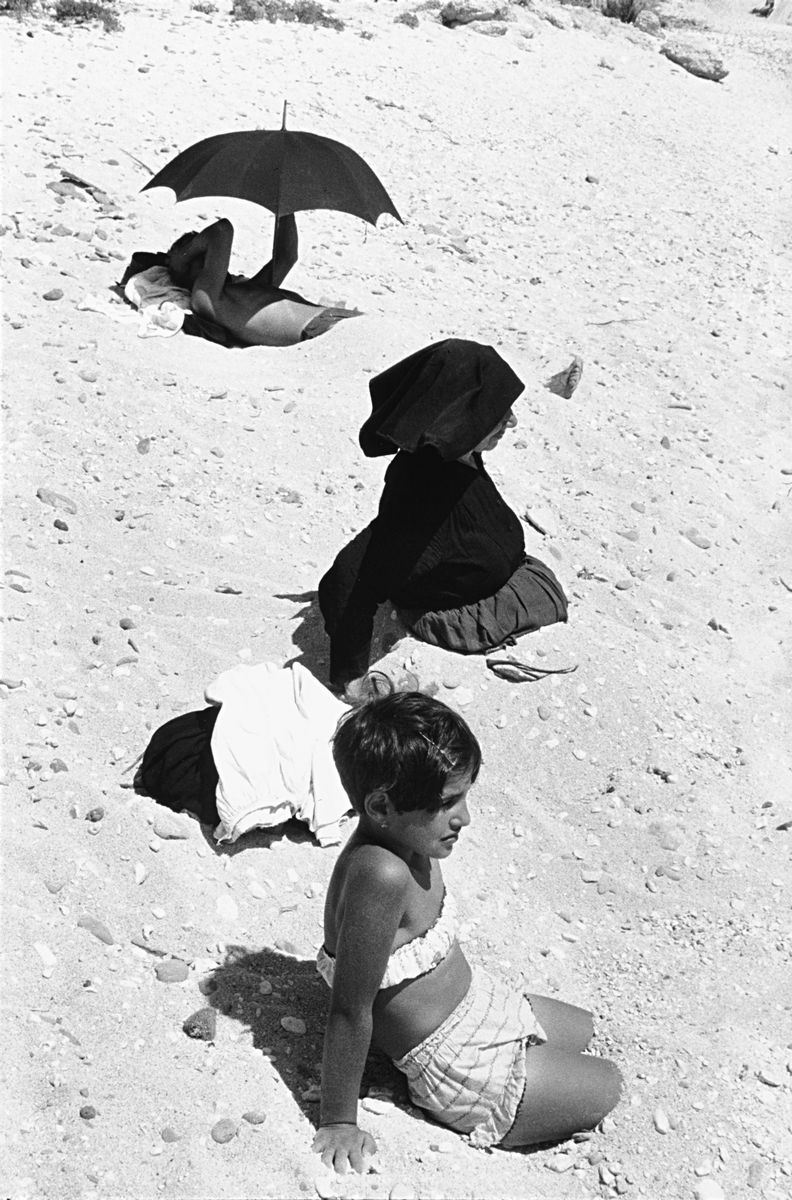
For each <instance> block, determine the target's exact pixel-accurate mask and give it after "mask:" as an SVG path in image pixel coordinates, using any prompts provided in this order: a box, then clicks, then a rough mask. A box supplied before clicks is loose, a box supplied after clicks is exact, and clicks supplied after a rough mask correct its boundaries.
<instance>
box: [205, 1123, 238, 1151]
mask: <svg viewBox="0 0 792 1200" xmlns="http://www.w3.org/2000/svg"><path fill="white" fill-rule="evenodd" d="M238 1130H239V1125H238V1124H237V1123H236V1121H232V1119H231V1118H230V1117H223V1118H222V1120H220V1121H216V1122H215V1124H214V1125H213V1126H212V1141H215V1142H219V1143H220V1145H221V1146H222V1145H224V1144H225V1143H226V1142H230V1141H231V1140H232V1138H235V1137H236V1135H237V1131H238Z"/></svg>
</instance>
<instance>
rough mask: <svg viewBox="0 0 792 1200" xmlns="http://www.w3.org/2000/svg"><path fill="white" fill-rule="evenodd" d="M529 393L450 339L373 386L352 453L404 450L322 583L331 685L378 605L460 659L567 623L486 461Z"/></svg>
mask: <svg viewBox="0 0 792 1200" xmlns="http://www.w3.org/2000/svg"><path fill="white" fill-rule="evenodd" d="M523 387H524V385H523V384H522V382H521V381H520V380H519V379H518V378H517V376H516V375H515V373H514V372H513V371H512V369H511V367H509V366H508V364H507V363H505V362H504V360H503V359H502V358H501V357H500V355H499V354H498V353H497V352H496V351H495V350H493V349H492V347H491V346H481V345H479V344H478V343H477V342H470V341H462V340H459V339H456V338H452V339H449V340H448V341H444V342H438V343H437V344H435V345H432V346H427V347H425V348H424V349H423V350H419V351H418V352H417V354H413V355H411V356H410V357H409V358H406V359H404V360H403V361H402V362H399V363H397V364H396V365H395V366H393V367H390V368H389V369H388V370H387V371H384V372H383V373H382V374H381V375H378V376H377V377H376V378H375V379H372V380H371V382H370V384H369V390H370V392H371V398H372V403H373V412H372V414H371V416H370V417H369V419H368V420H367V421H366V423H365V424H364V426H363V428H362V429H361V431H360V445H361V447H362V449H363V452H364V453H365V454H366V455H367V456H369V457H373V456H376V455H381V454H394V453H395V452H396V450H397V449H398V453H397V454H396V457H395V459H394V461H393V462H392V463H391V465H390V466H389V467H388V470H387V471H386V473H385V487H384V489H383V492H382V497H381V499H380V505H379V513H378V515H377V517H376V518H375V519H374V520H373V521H372V522H371V524H370V525H368V526H367V527H366V528H365V529H364V530H362V532H361V533H359V534H358V535H357V537H355V538H354V539H353V540H352V541H351V542H350V543H349V544H348V545H347V546H345V547H344V549H343V550H342V551H341V552H340V553H339V555H338V556H337V558H336V560H335V562H334V563H333V565H332V567H331V568H330V570H329V571H328V572H327V574H326V575H325V576H324V578H323V579H322V580H321V582H320V584H319V605H320V608H321V610H322V616H323V617H324V622H325V628H326V630H327V633H328V634H329V637H330V682H331V685H332V686H333V687H334V688H336V689H338V690H342V689H343V688H344V687H345V685H347V684H348V683H349V682H350V681H351V680H354V679H356V678H358V677H360V676H362V675H363V674H365V672H366V670H367V667H368V662H369V652H370V647H371V637H372V630H373V620H374V614H375V612H376V610H377V607H378V605H379V604H380V603H382V602H383V601H385V600H386V599H389V600H390V601H392V603H393V604H395V605H396V606H397V607H398V609H399V610H400V616H401V618H402V620H403V621H404V623H405V625H406V626H407V628H408V629H409V630H410V631H411V633H412V634H413V635H414V636H415V637H417V638H419V639H421V640H423V641H427V642H431V643H433V644H435V645H438V646H443V647H445V648H446V649H448V650H454V651H457V652H459V653H462V654H470V653H480V652H482V651H487V650H491V649H493V648H494V647H496V646H498V645H501V644H502V643H504V642H505V641H507V640H509V639H511V638H513V637H515V636H517V635H519V634H522V633H528V632H530V631H531V630H535V629H538V628H540V627H541V626H543V625H550V624H552V623H553V622H555V621H565V620H566V616H567V606H566V598H565V596H564V593H563V591H562V589H561V586H560V584H559V582H558V580H557V579H556V578H555V576H554V575H553V573H552V571H550V570H549V568H548V567H546V566H545V565H544V564H543V563H541V562H539V560H538V559H535V558H529V557H528V556H526V554H525V540H524V537H523V531H522V526H521V525H520V522H519V520H518V518H517V516H516V515H515V513H514V512H512V510H511V509H510V508H509V506H508V505H507V504H506V502H505V501H504V500H503V498H502V497H501V495H500V493H499V492H498V489H497V488H496V486H495V484H494V483H493V481H492V479H491V478H490V476H489V475H488V474H487V471H486V470H485V468H484V464H483V461H482V458H481V456H482V454H483V453H486V452H487V451H489V450H493V449H494V448H495V446H496V445H497V444H498V442H499V440H500V439H501V437H502V436H503V434H504V433H505V431H506V429H507V428H509V427H510V426H513V425H515V424H516V420H515V417H514V414H513V413H512V407H511V406H512V404H513V403H514V401H515V400H516V399H517V397H518V396H519V395H520V393H521V392H522V391H523Z"/></svg>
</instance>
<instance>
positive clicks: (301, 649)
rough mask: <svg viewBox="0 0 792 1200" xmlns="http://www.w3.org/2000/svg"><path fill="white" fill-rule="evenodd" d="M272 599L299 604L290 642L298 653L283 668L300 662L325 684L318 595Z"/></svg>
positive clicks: (324, 638) (324, 649) (284, 594)
mask: <svg viewBox="0 0 792 1200" xmlns="http://www.w3.org/2000/svg"><path fill="white" fill-rule="evenodd" d="M275 598H276V599H277V600H290V601H291V602H292V604H301V605H302V608H300V609H298V610H297V612H296V613H295V614H294V619H295V620H296V621H297V625H296V626H295V628H294V629H293V630H292V642H293V643H294V645H295V646H296V647H297V653H296V654H294V655H292V657H291V658H289V659H287V660H286V662H285V663H284V666H291V664H292V663H295V662H299V663H301V664H302V665H303V666H304V667H307V669H308V670H309V671H310V672H311V674H312V675H313V676H314V677H315V678H316V679H319V680H321V681H322V682H324V683H326V682H327V680H328V675H329V657H330V656H329V652H328V651H329V642H328V640H327V634H326V633H325V627H324V620H323V619H322V613H321V611H320V609H319V593H318V592H277V593H276V594H275Z"/></svg>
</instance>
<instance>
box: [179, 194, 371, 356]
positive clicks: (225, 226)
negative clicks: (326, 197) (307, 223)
mask: <svg viewBox="0 0 792 1200" xmlns="http://www.w3.org/2000/svg"><path fill="white" fill-rule="evenodd" d="M233 241H234V227H233V225H232V224H231V222H230V221H229V220H227V219H226V218H222V219H221V220H219V221H215V223H214V224H213V225H208V226H207V227H206V229H204V230H202V231H201V232H200V233H194V232H191V233H183V234H182V235H181V237H179V238H177V239H176V241H175V242H174V243H173V245H172V246H171V248H170V250H168V254H167V266H168V270H169V271H170V274H171V278H172V279H173V282H174V283H175V284H177V285H178V286H179V287H184V288H188V289H189V290H190V292H191V303H192V310H193V312H194V313H195V315H196V316H198V317H208V318H210V319H211V320H212V321H216V322H217V324H218V325H222V326H223V327H224V328H225V329H228V330H229V332H231V333H232V334H233V335H234V336H235V337H236V338H237V339H238V340H239V341H240V342H242V343H243V344H244V345H247V346H293V345H295V343H297V342H302V341H306V340H308V339H309V338H314V337H318V336H319V334H321V333H325V332H326V331H327V330H328V329H330V328H332V326H333V325H335V324H336V323H337V322H338V321H342V320H344V319H345V318H346V317H357V316H359V315H360V313H359V312H357V311H356V310H355V309H346V308H333V307H328V306H327V305H324V304H312V303H311V302H310V301H309V300H306V299H305V298H304V297H303V296H300V295H299V294H298V293H297V292H290V291H287V290H286V289H285V288H282V287H281V286H280V285H281V284H282V283H283V281H284V279H285V278H286V276H287V275H288V273H289V271H290V270H291V269H292V267H293V266H294V264H295V263H296V262H297V222H296V220H295V219H294V214H293V213H290V214H289V215H288V216H285V217H280V218H279V220H278V223H277V227H276V235H275V243H274V247H273V255H272V259H271V261H270V262H268V263H267V265H266V266H265V267H262V268H261V270H260V271H259V272H258V273H257V274H256V275H253V276H252V277H251V278H250V279H248V278H246V276H244V275H229V273H228V264H229V262H230V260H231V247H232V245H233Z"/></svg>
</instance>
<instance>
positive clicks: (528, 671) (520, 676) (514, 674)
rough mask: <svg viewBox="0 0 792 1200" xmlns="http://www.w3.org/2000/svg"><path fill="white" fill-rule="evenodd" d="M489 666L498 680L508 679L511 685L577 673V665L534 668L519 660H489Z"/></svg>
mask: <svg viewBox="0 0 792 1200" xmlns="http://www.w3.org/2000/svg"><path fill="white" fill-rule="evenodd" d="M487 666H488V667H489V669H490V671H492V673H493V674H494V675H497V676H498V679H507V680H508V681H509V683H536V682H537V680H539V679H544V678H546V676H548V675H571V674H572V672H573V671H577V663H575V665H574V667H555V668H553V667H534V666H532V665H531V663H524V662H520V660H519V658H488V659H487Z"/></svg>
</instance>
